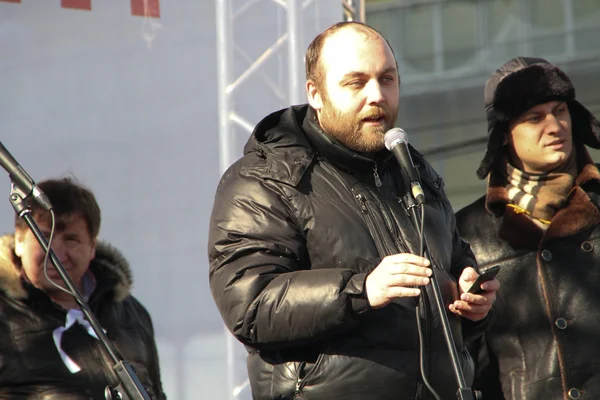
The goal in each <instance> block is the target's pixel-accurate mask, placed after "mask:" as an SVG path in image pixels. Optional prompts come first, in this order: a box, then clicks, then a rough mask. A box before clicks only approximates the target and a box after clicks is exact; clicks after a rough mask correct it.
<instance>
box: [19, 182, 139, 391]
mask: <svg viewBox="0 0 600 400" xmlns="http://www.w3.org/2000/svg"><path fill="white" fill-rule="evenodd" d="M26 197H27V195H25V194H24V193H23V192H22V191H21V190H19V188H18V186H17V185H15V184H14V183H12V185H11V192H10V203H11V204H12V206H13V208H14V210H15V212H16V213H17V215H18V216H19V218H23V219H24V220H25V222H26V223H27V226H29V229H30V230H31V232H32V233H33V235H34V236H35V237H36V239H37V241H38V242H39V243H40V246H42V248H43V249H44V251H45V252H46V253H48V252H49V253H50V255H49V258H50V259H51V260H52V264H54V268H56V271H57V272H58V274H59V275H60V277H61V278H62V280H63V281H64V283H65V285H66V286H67V288H68V289H69V291H70V294H71V296H73V298H74V299H75V301H76V302H77V304H78V305H79V307H80V308H81V311H82V312H83V314H84V315H85V318H86V319H87V320H88V321H89V323H90V325H91V326H92V328H93V329H94V332H95V333H96V335H97V336H98V339H99V340H100V342H101V343H102V344H103V345H104V348H105V349H106V351H107V353H108V355H109V357H110V359H111V361H112V362H113V367H112V369H113V371H114V372H115V374H116V375H117V378H118V380H119V384H118V385H117V386H116V387H115V388H112V387H110V385H109V386H107V387H106V389H105V391H104V396H105V398H106V400H138V399H142V400H151V399H150V396H149V395H148V393H147V392H146V390H145V389H144V386H143V385H142V383H141V382H140V380H139V379H138V377H137V376H136V375H135V372H134V371H133V368H132V367H131V365H130V364H129V363H128V362H127V361H124V360H123V359H122V358H121V356H120V355H119V353H118V352H117V350H116V349H115V347H114V345H113V344H112V343H111V341H110V339H109V338H108V336H106V334H105V333H104V330H103V329H102V327H101V326H100V324H99V323H98V320H97V319H96V318H95V316H94V314H93V313H92V311H91V310H90V308H89V307H88V305H87V304H86V303H85V300H84V299H83V297H82V296H81V293H79V290H78V289H77V287H76V286H75V284H74V283H73V281H72V280H71V277H70V276H69V274H67V272H66V271H65V268H64V267H63V265H62V264H61V262H60V261H59V259H58V257H56V254H54V251H53V250H52V249H51V248H49V247H48V242H47V240H46V238H45V237H44V235H43V234H42V232H41V231H40V229H39V227H38V225H37V224H36V222H35V221H34V219H33V217H32V215H31V209H30V208H29V207H27V206H26V205H25V203H24V200H25V198H26Z"/></svg>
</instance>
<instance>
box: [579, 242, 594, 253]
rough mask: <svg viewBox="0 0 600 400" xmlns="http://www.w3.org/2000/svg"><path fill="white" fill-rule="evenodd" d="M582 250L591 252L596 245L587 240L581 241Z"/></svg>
mask: <svg viewBox="0 0 600 400" xmlns="http://www.w3.org/2000/svg"><path fill="white" fill-rule="evenodd" d="M581 250H583V251H585V252H586V253H589V252H590V251H592V250H594V245H593V244H592V243H591V242H588V241H585V242H583V243H581Z"/></svg>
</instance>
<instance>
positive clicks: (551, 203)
mask: <svg viewBox="0 0 600 400" xmlns="http://www.w3.org/2000/svg"><path fill="white" fill-rule="evenodd" d="M484 97H485V110H486V115H487V121H488V147H487V151H486V153H485V156H484V158H483V161H482V162H481V165H480V167H479V169H478V170H477V175H478V177H479V178H480V179H484V178H486V177H487V181H488V185H487V193H486V195H485V196H483V197H481V198H480V199H478V200H477V201H475V202H474V203H472V204H471V205H469V206H467V207H465V208H464V209H462V210H460V211H459V212H458V214H457V222H458V228H459V232H460V234H461V236H462V237H463V238H464V239H465V240H466V241H467V242H469V243H470V244H471V247H472V249H473V252H474V253H475V256H476V257H477V260H478V262H479V264H480V268H481V269H485V268H486V267H489V266H492V265H496V264H500V265H501V266H502V270H501V271H500V273H499V274H498V279H499V280H500V282H501V287H502V289H501V290H500V291H499V292H498V297H497V301H496V303H495V308H496V317H495V322H494V324H493V326H492V328H491V329H490V330H489V331H488V332H487V333H486V334H485V336H484V337H482V339H481V340H479V341H477V342H476V344H475V345H474V346H473V349H472V353H473V356H474V358H475V359H476V360H477V377H476V382H475V385H474V387H475V388H478V389H480V390H481V391H482V392H483V397H484V398H485V399H486V400H494V399H505V398H506V399H546V400H550V399H600V362H599V361H598V360H599V359H600V340H598V338H599V337H600V318H599V317H598V316H599V315H600V295H599V293H600V212H599V206H600V173H599V171H598V168H597V166H596V164H594V162H593V161H592V160H591V158H590V156H589V154H588V152H587V149H586V145H587V146H590V147H593V148H599V147H600V140H599V138H600V123H599V122H598V120H597V119H596V118H595V117H594V116H593V115H592V114H591V113H590V112H589V111H588V110H587V109H586V108H585V107H584V106H583V105H582V104H581V103H579V102H578V101H577V100H576V99H575V88H574V87H573V84H572V82H571V80H570V79H569V77H568V76H567V75H566V74H565V72H564V71H562V70H561V69H560V68H558V67H557V66H556V65H553V64H551V63H549V62H548V61H546V60H544V59H541V58H529V57H519V58H515V59H513V60H510V61H508V62H507V63H505V64H504V65H503V66H501V67H500V68H499V69H498V70H496V71H495V72H494V73H493V74H492V75H491V76H490V78H489V79H488V81H487V84H486V87H485V96H484Z"/></svg>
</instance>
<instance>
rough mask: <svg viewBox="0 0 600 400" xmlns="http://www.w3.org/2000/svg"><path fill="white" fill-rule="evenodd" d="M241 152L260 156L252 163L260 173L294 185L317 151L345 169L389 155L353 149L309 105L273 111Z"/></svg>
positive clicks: (361, 168) (365, 166) (365, 168)
mask: <svg viewBox="0 0 600 400" xmlns="http://www.w3.org/2000/svg"><path fill="white" fill-rule="evenodd" d="M244 154H245V155H247V154H255V155H256V156H257V157H258V158H259V159H263V160H264V163H263V164H262V165H258V166H255V169H256V170H257V171H258V173H259V174H260V176H261V177H263V178H265V179H272V180H276V181H280V182H283V183H287V184H291V185H293V186H296V185H297V184H298V182H299V181H300V179H301V178H302V176H303V175H304V173H305V172H306V170H307V168H308V166H309V165H310V164H311V162H312V161H313V159H314V157H315V156H316V154H320V155H321V156H323V157H324V158H326V159H327V160H329V161H330V162H332V163H333V164H335V165H336V166H337V167H339V168H342V169H345V170H347V171H355V172H370V171H373V168H374V165H375V164H376V163H381V166H382V167H385V165H387V162H388V161H389V160H390V159H391V158H392V155H391V153H390V152H388V151H386V150H382V151H381V152H379V153H377V154H375V155H374V157H372V158H371V157H367V156H366V155H363V154H360V153H357V152H354V151H352V150H350V149H348V148H346V147H345V146H343V145H341V144H339V143H338V142H337V141H335V140H334V139H332V138H331V137H330V136H328V135H327V134H326V133H325V132H323V130H322V129H321V127H320V126H319V123H318V121H317V119H316V116H315V113H314V110H313V109H312V108H311V107H310V106H309V105H308V104H303V105H298V106H292V107H290V108H287V109H284V110H279V111H276V112H274V113H272V114H270V115H268V116H267V117H265V118H264V119H263V120H262V121H261V122H259V123H258V124H257V125H256V128H255V129H254V132H253V133H252V135H251V137H250V139H249V140H248V142H247V143H246V146H245V147H244Z"/></svg>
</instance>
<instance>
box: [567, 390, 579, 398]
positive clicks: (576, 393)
mask: <svg viewBox="0 0 600 400" xmlns="http://www.w3.org/2000/svg"><path fill="white" fill-rule="evenodd" d="M567 393H568V395H569V398H570V399H573V400H577V399H578V398H580V397H581V392H580V391H579V389H575V388H572V389H569V391H568V392H567Z"/></svg>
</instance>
